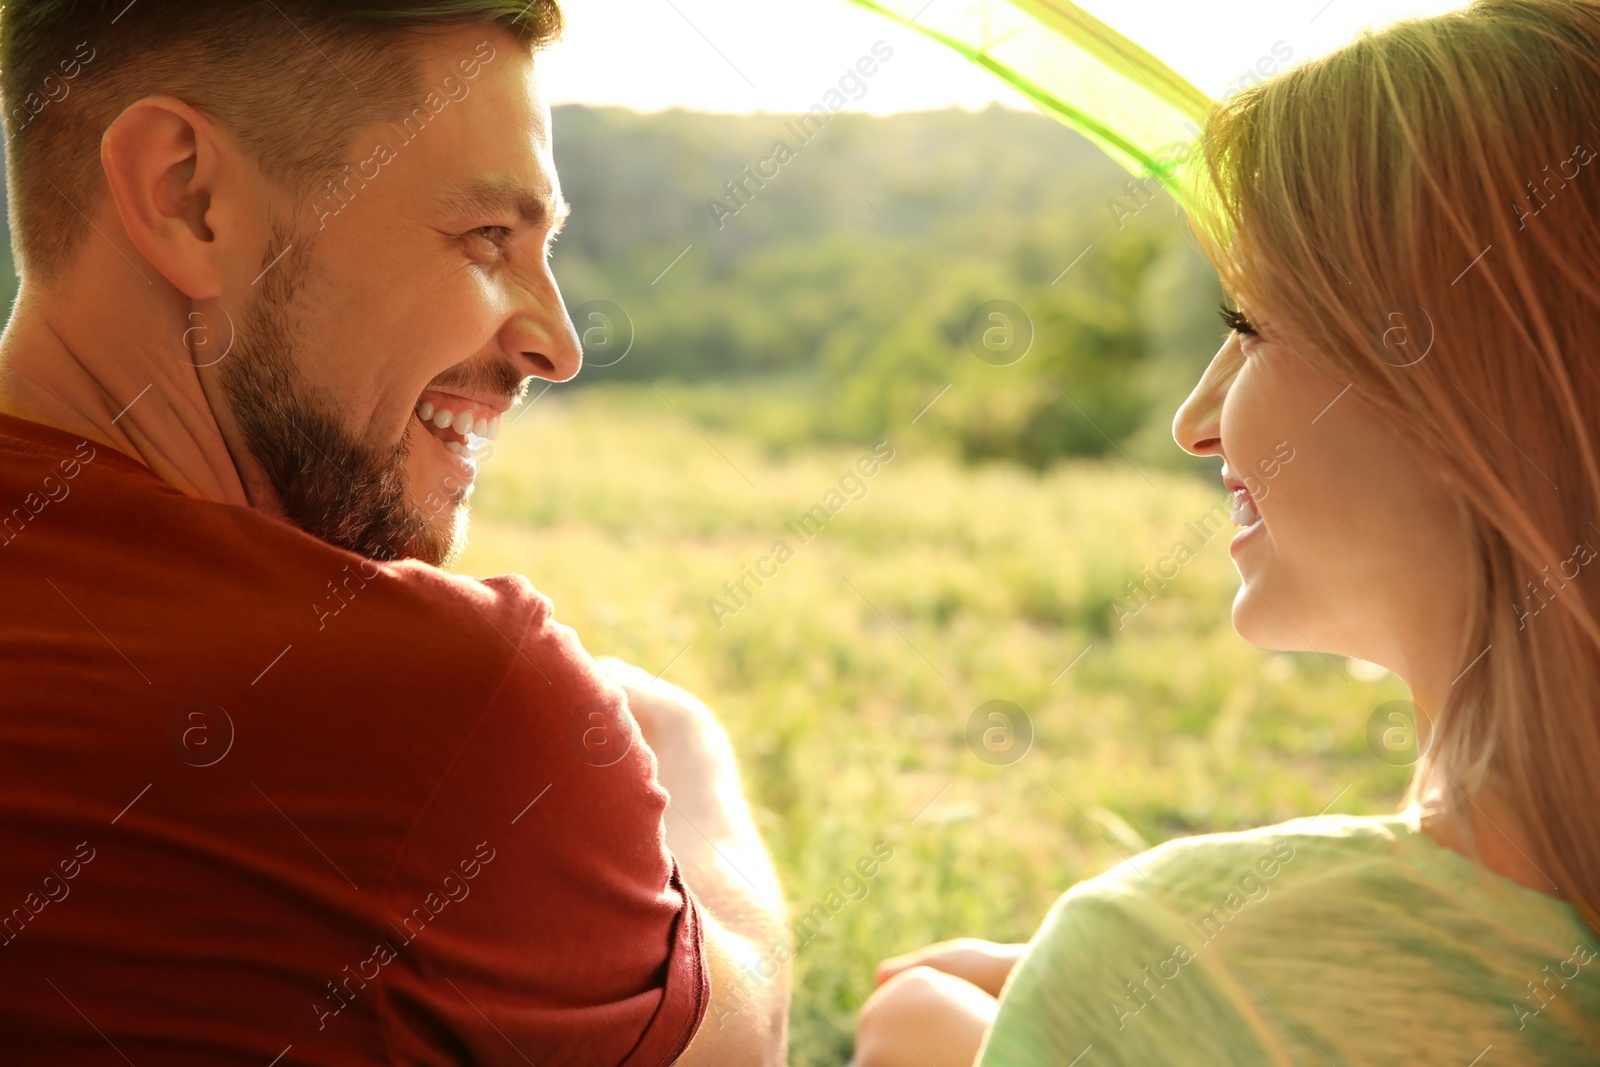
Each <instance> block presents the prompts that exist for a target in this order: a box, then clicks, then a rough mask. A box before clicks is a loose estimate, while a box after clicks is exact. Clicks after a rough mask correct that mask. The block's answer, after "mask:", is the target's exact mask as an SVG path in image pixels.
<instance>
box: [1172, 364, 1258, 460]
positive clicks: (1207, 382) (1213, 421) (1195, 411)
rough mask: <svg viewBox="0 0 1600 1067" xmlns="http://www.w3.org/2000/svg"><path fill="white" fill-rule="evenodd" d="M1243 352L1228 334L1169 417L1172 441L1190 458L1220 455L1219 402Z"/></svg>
mask: <svg viewBox="0 0 1600 1067" xmlns="http://www.w3.org/2000/svg"><path fill="white" fill-rule="evenodd" d="M1242 359H1243V353H1242V351H1241V349H1240V345H1239V335H1238V334H1229V335H1228V339H1227V340H1226V341H1224V342H1223V345H1222V347H1221V348H1220V349H1218V350H1217V354H1216V355H1215V356H1213V357H1212V359H1211V363H1210V364H1209V365H1208V366H1207V367H1206V371H1205V373H1204V374H1202V375H1201V376H1200V382H1199V384H1198V385H1196V386H1195V387H1194V391H1193V392H1191V393H1190V394H1189V398H1188V399H1187V400H1185V401H1184V402H1183V404H1182V406H1180V407H1179V408H1178V413H1177V414H1176V415H1174V416H1173V418H1172V439H1173V440H1174V441H1176V442H1178V447H1179V448H1181V449H1183V450H1184V451H1185V452H1187V453H1189V454H1190V455H1192V456H1215V455H1220V454H1221V452H1222V402H1223V400H1225V399H1226V398H1227V395H1228V387H1229V386H1230V385H1232V384H1233V378H1234V375H1235V374H1237V373H1238V371H1239V363H1240V361H1241V360H1242Z"/></svg>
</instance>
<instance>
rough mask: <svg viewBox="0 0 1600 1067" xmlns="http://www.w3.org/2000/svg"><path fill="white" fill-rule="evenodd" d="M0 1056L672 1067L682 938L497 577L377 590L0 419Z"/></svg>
mask: <svg viewBox="0 0 1600 1067" xmlns="http://www.w3.org/2000/svg"><path fill="white" fill-rule="evenodd" d="M0 604H3V606H4V610H3V611H0V857H3V861H0V1048H3V1050H4V1055H3V1056H0V1059H4V1060H5V1061H6V1062H15V1063H27V1064H30V1065H45V1064H73V1065H74V1067H86V1065H98V1064H108V1065H112V1064H114V1065H118V1067H125V1064H126V1063H127V1062H129V1061H132V1062H133V1063H137V1064H141V1065H143V1064H163V1065H175V1064H176V1065H187V1064H207V1065H215V1064H241V1065H243V1064H249V1065H251V1067H267V1065H269V1064H273V1065H276V1067H289V1065H301V1064H317V1065H336V1064H337V1065H347V1064H363V1065H365V1064H430V1065H432V1064H438V1065H444V1064H450V1065H459V1064H467V1063H471V1064H483V1065H488V1064H495V1065H500V1064H505V1065H515V1067H523V1065H525V1064H528V1063H533V1064H538V1065H539V1067H546V1065H551V1064H628V1065H630V1067H631V1065H655V1064H665V1063H670V1062H671V1061H672V1060H673V1059H675V1058H676V1057H677V1056H678V1055H679V1054H680V1053H681V1052H682V1051H683V1049H684V1047H685V1046H686V1045H687V1044H688V1042H689V1039H690V1038H691V1037H692V1036H693V1034H694V1032H695V1030H696V1028H697V1027H698V1026H699V1024H700V1021H701V1019H702V1017H703V1015H704V1012H705V1008H706V1003H707V1000H708V999H709V992H710V979H709V974H708V972H707V967H706V963H705V959H704V956H703V934H702V928H701V920H700V916H699V913H698V910H697V906H696V905H695V903H694V901H693V899H692V897H691V896H690V895H689V893H688V891H687V890H686V889H685V887H684V885H683V882H682V880H681V878H680V876H679V872H678V869H677V864H676V863H675V861H674V860H673V857H672V854H671V853H670V852H669V851H668V850H667V847H666V842H665V837H664V833H663V828H662V821H661V816H662V812H663V810H664V808H665V806H666V794H665V793H664V792H663V791H662V789H661V787H660V786H659V785H658V783H657V780H656V764H655V757H654V755H653V754H652V753H651V752H650V750H649V749H648V748H647V747H646V746H645V744H644V741H643V739H642V737H641V736H640V734H639V732H638V727H637V725H636V724H635V723H634V721H633V719H632V717H631V716H630V715H629V714H628V712H627V709H626V703H625V698H624V696H623V694H622V691H621V690H620V689H619V688H618V687H617V686H616V685H615V684H613V683H611V682H610V681H609V680H608V679H607V678H605V677H604V676H603V675H602V674H601V673H599V672H598V671H597V668H596V667H595V664H594V662H593V660H592V659H591V658H590V657H589V655H588V653H586V652H585V651H584V649H583V647H582V645H580V644H579V642H578V639H577V636H576V635H575V634H574V633H573V632H572V631H571V630H570V629H568V628H566V627H564V626H562V625H560V624H558V623H556V622H555V621H554V620H553V619H552V618H551V614H550V602H549V600H547V599H546V598H545V597H543V596H541V595H540V594H539V593H537V592H535V591H534V590H533V588H532V587H531V586H530V585H529V584H528V582H527V580H526V579H525V578H522V577H520V576H515V575H512V576H505V577H499V578H491V579H488V580H487V581H481V582H480V581H475V580H472V579H468V578H460V577H455V576H452V575H449V574H446V573H444V572H443V571H440V570H438V569H436V568H433V567H429V566H427V565H425V564H420V563H417V562H414V561H407V562H401V563H394V564H378V563H375V562H372V561H370V560H365V559H363V558H362V557H360V556H357V555H353V554H351V553H348V552H345V551H342V550H340V549H337V548H334V547H332V546H330V545H328V544H325V543H324V542H322V541H320V540H317V539H316V538H313V537H310V536H308V535H306V534H305V533H302V532H301V531H299V530H297V529H295V528H293V527H291V526H290V525H288V524H286V523H284V522H281V521H279V520H277V519H274V518H271V517H269V516H267V515H265V514H263V513H261V512H258V511H255V510H252V509H249V508H240V507H233V506H228V505H223V504H214V503H207V502H204V501H199V500H194V499H191V498H190V497H187V496H185V495H183V494H182V493H180V492H178V491H177V490H175V489H173V488H171V487H170V486H168V485H166V484H165V483H163V482H161V481H160V480H158V479H157V478H156V477H155V476H154V475H153V474H151V473H150V472H149V471H148V470H147V469H146V468H145V467H144V466H142V465H141V464H139V463H137V462H136V461H134V460H132V459H130V458H129V457H127V456H125V455H123V454H122V453H120V452H117V451H115V450H114V449H111V448H109V447H107V446H105V445H103V444H95V443H93V442H84V441H81V440H80V439H78V438H76V437H74V436H71V435H68V434H65V433H62V432H60V431H58V430H54V429H51V428H48V427H44V426H40V425H37V424H34V423H29V422H24V421H22V420H19V419H15V418H11V417H8V416H3V415H0Z"/></svg>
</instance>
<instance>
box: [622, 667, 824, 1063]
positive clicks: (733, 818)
mask: <svg viewBox="0 0 1600 1067" xmlns="http://www.w3.org/2000/svg"><path fill="white" fill-rule="evenodd" d="M600 665H601V666H602V667H603V668H604V669H605V670H606V672H607V673H608V674H609V675H610V676H611V678H612V679H613V680H614V681H616V683H617V684H618V685H620V686H622V688H623V689H624V690H625V691H626V692H627V694H628V707H629V710H630V711H631V712H632V713H633V716H634V718H635V719H636V720H637V721H638V723H639V729H640V732H642V733H643V734H644V738H645V741H646V742H647V743H648V744H649V745H650V748H651V749H652V750H653V751H654V752H655V754H656V761H657V764H658V771H657V774H658V776H659V778H660V781H661V785H662V787H663V788H664V789H666V791H667V793H668V794H669V795H670V797H671V801H670V803H669V804H668V806H667V811H666V816H665V822H666V833H667V847H668V848H669V849H671V851H672V854H673V855H674V856H675V857H676V858H677V861H678V868H679V870H680V871H681V872H682V875H683V880H684V882H685V883H686V884H687V885H688V886H689V888H690V890H692V891H693V893H694V895H695V898H696V899H697V900H699V902H700V904H701V907H702V909H703V910H704V911H705V913H706V914H705V945H706V951H705V954H706V960H707V963H708V965H709V967H710V971H711V1004H710V1006H709V1008H708V1009H707V1012H706V1018H705V1022H704V1023H703V1024H702V1025H701V1027H700V1032H699V1033H698V1034H697V1035H696V1036H695V1038H694V1040H693V1041H692V1042H691V1043H690V1045H689V1048H688V1050H687V1051H686V1052H685V1053H684V1055H683V1057H682V1058H681V1059H680V1060H679V1061H678V1062H679V1063H682V1064H686V1065H695V1064H726V1063H738V1064H782V1063H784V1062H786V1059H787V1043H788V1015H789V963H788V960H789V958H790V956H791V954H792V953H791V950H790V947H789V944H788V934H787V930H786V929H785V918H786V916H787V906H786V904H785V902H784V899H783V891H782V889H781V888H780V887H779V885H778V877H777V873H776V872H775V871H774V870H773V867H772V861H771V859H770V858H769V857H768V855H767V850H766V847H765V846H764V845H763V844H762V842H761V836H760V834H759V833H758V832H757V831H756V826H755V821H754V820H753V819H752V818H751V817H750V809H749V807H748V805H746V804H745V800H744V794H743V791H742V790H741V788H740V785H739V768H738V764H737V762H736V761H735V759H734V754H733V746H732V745H731V744H730V743H729V741H728V735H727V732H726V731H725V730H724V729H723V728H722V724H721V723H720V722H718V721H717V718H716V716H715V714H713V713H712V711H711V709H710V708H708V707H706V706H705V704H703V703H702V702H701V701H699V700H698V699H696V698H695V697H694V696H692V695H691V694H689V693H687V692H685V691H684V690H682V689H679V688H678V687H677V686H675V685H672V684H671V683H669V682H663V681H658V680H655V679H653V678H652V677H651V676H650V675H649V674H647V673H646V672H644V671H643V670H641V669H639V668H638V667H634V666H631V665H629V664H626V663H623V662H622V661H621V660H616V659H605V660H601V661H600Z"/></svg>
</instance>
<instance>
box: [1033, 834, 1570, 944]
mask: <svg viewBox="0 0 1600 1067" xmlns="http://www.w3.org/2000/svg"><path fill="white" fill-rule="evenodd" d="M1268 896H1275V897H1277V898H1278V899H1277V901H1276V902H1275V903H1274V906H1273V908H1272V913H1273V914H1274V915H1275V916H1278V917H1279V918H1278V920H1277V921H1279V922H1284V923H1293V922H1304V921H1307V920H1315V919H1323V920H1328V921H1338V922H1340V923H1343V922H1360V923H1363V924H1366V925H1367V926H1369V927H1370V926H1374V925H1383V924H1385V923H1386V922H1388V921H1390V920H1393V921H1398V922H1412V921H1415V920H1417V919H1419V918H1420V919H1424V920H1429V919H1431V920H1433V921H1436V922H1446V921H1448V922H1449V924H1450V925H1451V926H1452V927H1454V928H1457V929H1461V928H1464V927H1469V926H1473V925H1481V926H1483V927H1485V928H1486V931H1487V932H1489V933H1494V934H1502V935H1506V936H1513V937H1516V938H1520V939H1523V940H1528V941H1531V942H1534V943H1543V944H1547V945H1548V944H1562V943H1570V941H1571V939H1572V938H1573V936H1574V935H1579V936H1586V935H1587V928H1586V927H1584V926H1583V924H1582V921H1581V919H1580V918H1579V917H1578V914H1577V912H1576V910H1575V909H1573V908H1572V907H1571V906H1570V905H1568V904H1567V903H1566V902H1564V901H1562V900H1559V899H1556V898H1554V897H1551V896H1547V895H1545V894H1543V893H1539V892H1536V891H1534V890H1531V889H1528V888H1526V887H1524V886H1521V885H1519V884H1517V883H1515V882H1513V881H1511V880H1510V879H1508V878H1505V877H1503V876H1501V875H1499V874H1496V873H1494V872H1493V871H1490V870H1488V869H1487V868H1485V867H1483V866H1482V865H1480V864H1477V863H1475V862H1473V861H1472V860H1471V859H1469V858H1467V857H1466V856H1463V855H1461V854H1460V853H1458V852H1455V851H1452V850H1450V849H1448V848H1445V847H1444V846H1442V845H1440V844H1439V843H1437V842H1436V841H1434V840H1433V839H1432V838H1431V837H1429V836H1428V835H1427V834H1425V833H1423V832H1422V830H1421V829H1420V827H1419V825H1418V822H1417V815H1416V812H1415V811H1414V810H1409V811H1406V812H1401V813H1398V814H1395V815H1380V816H1360V815H1342V814H1331V813H1329V814H1322V815H1315V816H1309V817H1306V818H1297V819H1291V820H1289V821H1287V822H1281V823H1275V824H1272V825H1269V826H1262V827H1257V828H1254V829H1249V830H1238V831H1230V832H1222V833H1210V834H1199V835H1195V836H1192V837H1182V838H1175V839H1173V840H1171V841H1167V842H1166V843H1164V844H1161V845H1157V846H1156V847H1154V848H1152V849H1149V850H1147V851H1146V852H1144V853H1141V854H1140V855H1138V856H1134V857H1130V858H1128V859H1126V860H1124V861H1123V862H1122V863H1120V864H1118V865H1117V866H1116V867H1114V868H1112V869H1111V870H1109V871H1107V872H1105V873H1104V874H1102V875H1100V876H1099V877H1097V878H1091V879H1089V880H1087V881H1084V882H1080V883H1079V884H1078V885H1076V886H1074V887H1073V888H1072V889H1071V890H1069V891H1068V893H1067V894H1066V896H1065V897H1063V902H1064V903H1065V906H1067V907H1072V906H1074V905H1075V904H1079V903H1087V902H1088V900H1089V899H1091V898H1100V899H1103V900H1105V901H1107V902H1110V901H1116V902H1118V903H1119V904H1120V905H1121V906H1122V907H1123V908H1127V909H1135V910H1150V909H1156V910H1160V911H1163V912H1167V913H1170V914H1173V915H1178V916H1182V917H1184V918H1186V919H1189V920H1193V921H1198V922H1201V923H1209V924H1210V925H1215V924H1216V923H1217V922H1219V921H1220V920H1221V918H1222V916H1223V915H1224V914H1226V915H1227V916H1229V917H1230V918H1231V917H1233V916H1236V915H1239V914H1241V913H1242V912H1244V911H1245V910H1248V909H1249V908H1250V907H1251V906H1252V905H1255V904H1259V903H1260V902H1261V901H1263V900H1264V899H1266V898H1267V897H1268ZM1069 898H1071V899H1069ZM1058 906H1061V905H1058Z"/></svg>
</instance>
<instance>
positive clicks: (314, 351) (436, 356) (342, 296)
mask: <svg viewBox="0 0 1600 1067" xmlns="http://www.w3.org/2000/svg"><path fill="white" fill-rule="evenodd" d="M397 47H398V46H397ZM421 54H422V70H423V84H422V85H421V86H420V87H419V89H418V91H417V94H416V100H415V104H416V108H415V110H414V111H412V112H411V113H410V116H409V118H407V119H405V120H403V121H396V122H394V123H384V124H377V125H374V126H370V127H367V128H364V129H363V130H361V131H360V132H359V133H358V135H357V136H356V138H355V141H354V147H353V150H352V154H351V160H352V162H351V166H350V168H349V170H348V171H347V172H345V173H343V174H341V175H340V176H339V177H338V178H337V179H336V180H335V183H334V187H333V189H331V190H329V189H327V188H322V189H319V190H317V191H315V192H314V193H313V194H312V197H311V199H310V202H309V203H306V204H284V205H280V206H281V207H282V208H283V209H284V210H275V209H273V208H268V212H269V214H270V216H271V217H272V219H273V223H272V229H273V231H274V232H273V237H272V240H271V241H270V242H269V244H268V247H267V249H266V251H265V253H264V255H263V256H262V260H261V262H260V263H259V264H256V265H255V270H260V271H262V273H261V275H260V277H259V278H258V279H256V280H255V281H254V282H252V283H251V285H250V291H249V293H248V294H247V297H246V299H247V300H248V304H247V305H246V309H245V311H244V313H243V315H242V316H241V319H242V321H241V322H239V323H238V341H237V344H236V346H235V348H234V351H233V352H232V354H231V355H230V356H229V357H228V358H226V359H223V360H221V361H220V362H219V363H218V364H217V365H216V366H215V367H214V368H210V369H207V370H204V371H202V382H203V385H204V386H205V388H206V392H207V395H208V398H209V400H210V402H211V406H212V409H213V410H214V411H216V412H217V413H218V422H219V424H220V425H221V427H222V429H223V433H224V436H225V437H227V439H228V444H229V447H230V450H231V451H232V453H233V455H234V457H235V460H236V462H238V463H239V465H240V467H241V473H242V474H244V476H245V481H246V484H247V486H249V488H250V492H251V498H252V501H253V502H255V503H257V504H258V505H266V506H269V507H272V506H275V507H276V508H278V509H280V510H281V511H282V512H283V513H284V515H285V516H286V517H287V518H288V519H289V520H290V521H292V522H294V523H295V524H296V525H298V526H300V527H301V528H303V529H305V530H306V531H307V532H309V533H312V534H314V535H315V536H318V537H320V538H322V539H324V540H327V541H329V542H331V543H333V544H336V545H339V546H340V547H343V548H348V549H351V550H353V551H357V552H361V553H363V554H365V555H368V556H373V557H375V558H384V559H388V558H397V557H414V558H419V559H423V560H426V561H428V562H430V563H435V564H441V565H442V564H446V563H448V562H450V561H451V560H453V559H454V557H455V555H456V554H457V553H458V552H459V551H460V548H461V547H462V542H463V540H464V537H465V530H466V502H467V498H468V496H469V494H470V492H471V488H472V481H473V476H474V474H475V472H476V464H475V463H474V462H473V460H472V458H471V453H472V452H474V451H477V450H479V449H481V448H483V447H484V446H485V445H486V444H487V442H488V441H489V440H490V439H492V438H493V437H494V436H496V435H497V434H498V433H499V432H503V431H504V429H505V425H506V423H508V422H509V421H510V419H511V418H512V417H514V414H505V413H506V411H507V409H509V408H510V407H511V406H512V404H513V403H514V402H515V401H516V400H517V399H519V398H520V397H521V396H522V395H523V394H524V393H525V392H526V388H527V385H528V382H529V379H530V378H531V377H535V376H537V377H543V378H548V379H550V380H553V381H565V380H566V379H568V378H571V377H572V376H573V375H574V374H576V373H577V371H578V367H579V365H580V362H581V353H580V350H579V346H578V341H577V337H576V334H575V331H574V330H573V327H572V323H571V321H570V320H569V319H568V317H567V314H566V310H565V308H564V307H563V305H562V302H561V297H560V293H559V291H558V290H557V287H556V282H555V279H554V277H553V276H552V275H551V273H550V270H549V267H548V264H547V261H546V259H547V253H548V250H549V244H550V241H551V239H552V238H553V237H554V233H555V231H556V230H557V229H558V228H559V226H560V223H561V221H562V219H563V217H564V204H563V202H562V200H561V195H560V188H559V185H558V182H557V179H556V173H555V167H554V163H553V161H552V158H551V150H550V113H549V109H548V108H547V107H546V105H545V104H544V102H543V100H542V98H541V97H540V95H539V91H538V87H537V83H536V79H535V76H534V69H533V60H532V59H531V58H530V57H529V56H528V55H527V54H526V53H525V52H524V51H523V50H522V49H521V48H519V47H518V46H517V45H516V43H515V42H514V41H513V39H512V38H511V37H510V36H509V35H507V34H505V33H504V32H503V31H500V30H498V29H492V28H488V27H484V28H471V29H462V30H451V31H449V32H448V33H440V34H437V35H436V36H434V37H431V38H429V40H428V42H427V43H426V44H425V45H424V46H422V53H421ZM286 216H288V217H292V218H295V219H298V220H300V221H298V222H289V221H286ZM280 257H281V258H280ZM252 273H254V271H252ZM424 416H426V420H425V419H424Z"/></svg>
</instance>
